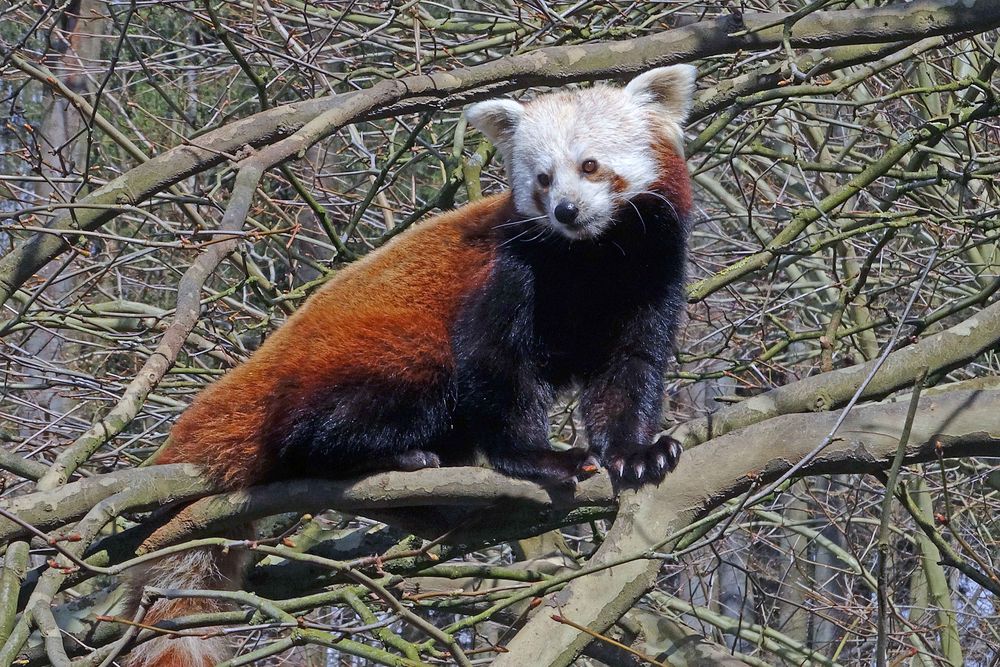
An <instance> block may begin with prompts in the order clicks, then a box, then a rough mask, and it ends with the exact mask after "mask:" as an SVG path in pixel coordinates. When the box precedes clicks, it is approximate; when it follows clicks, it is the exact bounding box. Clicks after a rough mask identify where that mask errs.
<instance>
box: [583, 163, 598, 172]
mask: <svg viewBox="0 0 1000 667" xmlns="http://www.w3.org/2000/svg"><path fill="white" fill-rule="evenodd" d="M580 169H582V170H583V173H585V174H593V173H594V172H595V171H597V160H584V161H583V164H581V165H580Z"/></svg>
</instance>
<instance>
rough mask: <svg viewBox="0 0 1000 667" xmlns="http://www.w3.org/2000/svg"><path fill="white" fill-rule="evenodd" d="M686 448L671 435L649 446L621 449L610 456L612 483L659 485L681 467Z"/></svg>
mask: <svg viewBox="0 0 1000 667" xmlns="http://www.w3.org/2000/svg"><path fill="white" fill-rule="evenodd" d="M683 451H684V448H683V447H681V443H679V442H677V441H676V440H674V439H673V438H671V437H670V436H668V435H663V436H660V437H659V438H657V440H656V442H654V443H653V444H652V445H649V446H648V447H642V446H633V447H618V448H615V449H612V450H611V451H610V452H608V455H607V466H608V472H610V473H611V480H612V482H615V483H618V484H623V485H625V486H642V485H643V484H659V483H660V482H662V481H663V478H664V477H666V475H667V473H668V472H671V471H672V470H673V469H674V468H676V467H677V462H678V461H679V460H680V458H681V452H683Z"/></svg>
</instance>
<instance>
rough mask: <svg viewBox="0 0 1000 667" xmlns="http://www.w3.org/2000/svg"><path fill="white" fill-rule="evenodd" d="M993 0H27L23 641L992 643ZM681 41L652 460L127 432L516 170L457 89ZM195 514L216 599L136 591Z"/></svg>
mask: <svg viewBox="0 0 1000 667" xmlns="http://www.w3.org/2000/svg"><path fill="white" fill-rule="evenodd" d="M998 27H1000V2H998V1H997V0H916V1H915V2H909V3H898V4H890V5H887V6H880V5H879V4H878V3H870V2H859V3H841V2H831V1H828V0H819V1H818V2H813V3H807V4H802V3H767V2H756V3H742V4H741V5H739V6H738V7H737V6H735V5H729V6H725V7H723V6H719V5H717V4H716V3H703V2H695V3H628V2H621V3H607V2H597V1H595V0H580V1H578V2H567V3H546V2H534V1H526V0H524V1H522V0H517V1H507V2H500V3H477V2H451V3H434V2H424V1H417V2H407V3H402V4H395V3H376V2H314V1H312V0H306V1H305V2H302V1H301V0H259V1H250V0H223V1H219V2H212V1H211V0H206V1H205V2H187V1H181V2H173V3H135V2H107V1H106V0H68V1H66V2H60V3H55V2H53V3H47V4H44V3H29V2H20V1H18V0H12V1H11V2H8V3H4V4H2V5H0V102H2V106H0V116H2V118H3V125H2V127H0V195H2V197H0V225H2V226H0V248H2V249H3V253H4V255H3V257H2V258H0V337H2V341H0V362H2V363H0V371H2V374H3V375H2V378H0V381H2V385H0V386H2V397H0V438H2V440H3V442H2V443H0V444H2V448H0V469H2V470H3V479H4V482H5V484H4V486H3V495H2V501H0V503H2V504H0V534H2V538H3V539H2V544H3V545H4V546H3V554H2V555H3V564H2V568H0V637H2V638H3V642H2V644H3V646H2V648H0V665H2V666H3V667H6V666H7V665H13V664H18V665H46V664H52V665H58V666H63V665H80V666H83V665H90V666H97V665H110V664H113V662H114V660H115V657H116V656H118V655H120V654H121V653H122V652H123V651H126V650H127V649H128V648H129V647H130V646H132V645H134V644H135V643H137V642H143V641H147V640H148V639H149V638H151V637H153V636H155V635H157V634H162V633H167V634H177V633H181V634H200V633H217V632H225V633H226V634H227V635H229V636H231V637H232V638H233V641H234V644H236V645H237V647H238V656H239V657H238V658H237V659H236V660H234V661H232V662H230V663H228V664H233V665H236V664H262V665H263V664H275V665H277V664H296V665H299V664H302V665H333V664H338V665H339V664H344V665H362V664H386V665H432V664H461V665H470V664H494V665H501V666H519V665H568V664H602V663H603V664H609V665H632V664H635V665H639V664H670V665H737V664H738V665H786V664H787V665H862V664H864V665H868V664H871V663H873V662H874V663H875V664H877V665H908V666H913V667H929V666H932V665H953V666H958V665H973V666H983V667H987V666H991V665H998V664H1000V630H998V628H1000V622H998V621H1000V609H998V600H1000V568H998V565H997V561H996V558H997V556H996V554H997V553H998V552H1000V549H998V531H1000V526H998V524H997V517H998V516H1000V470H998V468H997V465H996V462H997V460H998V459H1000V382H998V380H997V376H998V372H997V371H998V363H1000V362H998V359H997V354H996V350H997V344H998V341H1000V303H998V302H996V300H995V297H994V295H995V293H996V291H997V289H998V288H1000V275H998V268H1000V257H998V247H1000V246H998V234H1000V225H998V219H1000V218H998V214H1000V198H998V197H997V187H996V183H995V178H996V174H997V173H998V172H1000V144H998V140H1000V127H998V121H997V117H998V115H1000V97H998V93H1000V87H998V85H997V83H996V81H995V80H994V76H995V71H996V68H997V64H998V60H997V59H998V57H1000V52H998V46H997V44H998V33H997V28H998ZM676 62H692V63H694V64H696V65H697V66H698V68H699V91H698V95H697V99H696V104H695V109H694V113H693V119H692V123H691V125H690V127H689V128H688V130H689V131H688V139H689V142H688V162H689V165H690V170H691V173H692V176H693V179H694V182H695V186H696V196H697V198H698V211H697V217H696V220H695V221H694V222H695V224H694V238H693V245H694V252H693V265H694V266H693V270H692V275H693V282H692V283H691V285H690V286H689V295H690V302H691V303H690V307H689V321H688V322H687V324H686V328H685V331H684V333H683V337H682V340H680V341H678V350H677V357H678V363H677V365H676V366H675V373H674V374H673V375H672V376H671V378H669V380H670V383H669V386H670V391H669V396H668V399H667V400H668V401H669V406H670V410H669V414H670V418H671V421H670V423H667V424H664V429H666V430H670V431H673V432H674V435H675V436H676V437H678V438H680V439H682V440H683V441H684V442H685V444H686V445H687V447H688V451H687V452H686V453H685V456H684V458H683V460H682V462H681V465H680V466H679V468H678V469H677V471H676V472H674V473H673V474H672V475H671V476H670V477H669V478H668V479H667V481H666V482H665V483H664V484H663V485H662V486H661V487H660V488H648V489H644V490H642V491H640V492H637V493H631V492H630V493H625V494H622V495H621V496H620V497H618V498H615V497H614V496H613V494H612V492H611V489H610V485H609V484H608V482H607V479H606V478H605V477H604V476H603V475H599V476H597V477H595V478H593V479H591V480H588V481H587V482H585V483H584V484H582V485H581V486H580V487H579V488H578V489H577V491H576V492H575V493H572V494H570V493H566V494H555V495H553V494H552V493H550V492H549V491H547V490H545V489H541V488H539V487H537V486H535V485H533V484H531V483H528V482H523V481H518V480H509V479H506V478H504V477H502V476H500V475H497V474H494V473H492V472H491V471H488V470H479V469H455V468H452V469H440V470H425V471H419V472H416V473H386V474H380V475H375V476H371V477H369V478H366V479H362V480H354V481H350V482H330V481H321V480H298V481H293V482H285V483H281V484H273V485H268V486H263V487H259V488H255V489H252V490H251V491H250V492H248V493H243V494H230V495H227V494H221V495H220V494H218V489H214V488H211V486H210V485H209V483H208V482H207V481H206V480H204V479H201V477H200V476H199V475H198V473H197V470H195V469H194V468H193V467H192V466H185V465H172V466H152V467H141V465H140V464H141V463H142V462H143V461H145V460H146V459H147V458H148V457H149V456H150V455H151V454H152V453H153V452H154V451H155V450H156V448H157V447H158V446H159V445H160V444H162V442H163V440H164V438H165V437H166V434H167V432H168V430H169V427H170V424H171V423H172V421H173V419H174V418H175V417H176V416H177V414H179V412H180V411H181V410H183V409H184V407H185V406H186V405H187V404H189V402H190V400H191V398H192V397H193V395H194V394H195V393H196V392H197V391H198V390H199V389H201V388H202V387H203V386H205V384H207V383H208V382H211V381H212V379H214V378H216V377H218V376H219V375H221V374H222V373H224V372H225V370H226V369H228V368H230V367H232V366H233V365H234V364H236V363H238V362H239V361H240V360H242V359H244V358H246V357H247V356H248V355H249V354H250V353H251V352H252V351H253V350H254V349H255V348H256V346H257V345H258V344H259V343H260V341H261V340H262V338H263V337H264V336H266V335H267V334H268V332H269V331H271V330H273V329H274V328H275V327H276V326H278V325H280V323H281V322H282V321H283V320H284V319H285V318H286V317H287V316H288V315H289V314H290V313H292V312H294V311H295V309H296V308H298V307H299V306H300V305H301V303H302V302H303V300H304V299H305V298H306V297H307V296H308V295H309V294H310V293H311V292H312V291H313V290H314V289H315V288H316V287H318V286H319V285H321V284H322V283H323V282H324V281H326V280H327V279H329V278H330V277H331V276H333V275H335V274H336V272H337V271H338V270H339V269H340V268H341V267H343V266H344V265H345V264H346V263H348V262H351V261H354V260H355V259H357V258H359V257H362V256H364V255H365V254H366V253H368V252H370V251H371V250H373V249H375V248H377V247H379V246H380V245H382V244H384V243H386V242H387V241H389V240H390V239H391V238H392V237H393V236H394V235H396V234H398V233H399V232H400V231H402V230H404V229H406V228H407V227H409V226H410V225H412V224H414V223H416V222H417V221H418V220H420V219H421V218H423V217H425V216H427V215H429V214H431V213H433V212H435V211H439V210H441V209H446V208H450V207H453V206H457V205H460V204H462V203H464V202H465V201H468V200H472V199H476V198H478V197H480V196H482V194H483V193H484V192H493V191H497V190H499V189H502V188H503V187H504V183H503V177H502V174H501V171H500V169H499V165H498V164H497V162H496V161H495V160H494V159H493V158H494V156H493V150H492V147H490V146H489V145H487V144H486V143H484V141H483V140H482V139H481V138H480V136H479V135H478V134H475V133H472V132H469V131H467V127H466V125H465V123H464V121H463V120H462V119H461V116H460V112H461V110H462V108H463V107H464V106H465V105H466V104H467V103H468V102H470V101H473V100H477V99H483V98H486V97H491V96H498V95H514V96H518V95H521V94H522V92H523V91H527V90H528V89H529V88H542V87H548V86H564V85H576V84H579V85H586V83H587V82H591V81H595V80H601V79H624V78H627V77H629V76H631V75H634V74H635V73H637V72H641V71H644V70H646V69H649V68H651V67H654V66H660V65H666V64H671V63H676ZM529 94H530V93H529ZM574 407H575V397H574V396H572V395H567V396H565V397H564V400H563V401H562V402H561V404H560V406H559V409H558V410H557V411H555V414H553V419H552V438H553V440H554V441H556V442H559V443H562V444H565V445H575V444H582V443H581V442H580V437H579V436H578V428H577V426H578V424H577V416H576V414H575V411H574ZM180 507H183V508H184V509H183V510H182V511H181V515H180V516H178V517H176V518H175V516H174V515H175V514H176V510H177V509H178V508H180ZM164 508H167V509H169V510H172V511H167V510H165V509H164ZM249 519H255V520H259V521H258V524H259V527H260V530H261V536H260V540H259V541H256V542H247V541H233V540H226V539H223V538H219V537H216V535H219V534H221V533H222V532H223V529H224V528H225V527H226V526H228V525H233V524H239V523H243V522H245V521H247V520H249ZM206 544H226V545H227V546H228V548H230V549H242V550H249V551H250V553H251V554H252V555H253V556H254V562H255V565H254V567H253V571H252V573H251V575H250V578H249V582H248V586H247V589H246V590H242V591H235V592H228V593H220V592H211V593H208V594H210V595H215V596H218V597H220V598H222V597H224V599H225V601H226V603H227V604H228V605H229V607H228V609H229V611H226V612H223V613H220V614H214V615H211V616H208V615H203V616H191V617H187V618H183V619H179V620H178V621H176V622H174V623H171V624H169V626H168V625H166V624H161V625H159V626H157V627H150V626H147V625H145V624H143V623H142V618H141V615H140V616H139V617H136V618H123V617H121V615H120V611H119V610H118V609H117V607H116V606H115V605H116V603H117V601H118V599H119V595H120V593H119V592H118V590H117V589H116V584H117V581H118V578H117V577H116V575H117V574H120V573H121V572H122V571H123V570H124V569H125V568H127V567H128V566H129V565H132V564H135V563H137V562H142V561H144V560H147V559H150V558H155V556H156V554H157V553H160V552H162V551H163V550H165V549H170V550H179V549H180V550H182V549H188V548H193V547H196V546H203V545H206ZM197 594H201V593H200V592H197V591H171V590H147V595H148V596H149V599H152V598H154V597H156V596H181V597H183V596H190V595H197Z"/></svg>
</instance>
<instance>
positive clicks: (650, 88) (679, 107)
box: [625, 65, 698, 126]
mask: <svg viewBox="0 0 1000 667" xmlns="http://www.w3.org/2000/svg"><path fill="white" fill-rule="evenodd" d="M697 74H698V70H697V69H696V68H695V67H693V66H691V65H671V66H670V67H658V68H656V69H651V70H649V71H648V72H646V73H644V74H640V75H639V76H637V77H635V78H634V79H632V80H631V81H629V83H628V85H627V86H625V92H627V93H629V94H630V95H632V96H633V97H635V98H636V99H638V100H639V101H640V102H642V103H643V104H655V105H657V106H658V107H660V110H661V112H662V113H665V114H667V115H669V117H670V120H672V121H674V122H675V123H677V124H678V125H682V126H683V125H684V121H685V120H687V115H688V113H690V111H691V97H692V96H693V95H694V80H695V77H696V76H697Z"/></svg>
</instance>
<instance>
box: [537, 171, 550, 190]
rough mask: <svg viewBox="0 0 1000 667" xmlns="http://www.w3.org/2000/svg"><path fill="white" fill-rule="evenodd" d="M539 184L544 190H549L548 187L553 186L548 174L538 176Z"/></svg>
mask: <svg viewBox="0 0 1000 667" xmlns="http://www.w3.org/2000/svg"><path fill="white" fill-rule="evenodd" d="M538 184H539V185H540V186H542V187H543V188H547V187H549V186H550V185H551V184H552V179H551V178H549V175H548V174H539V175H538Z"/></svg>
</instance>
